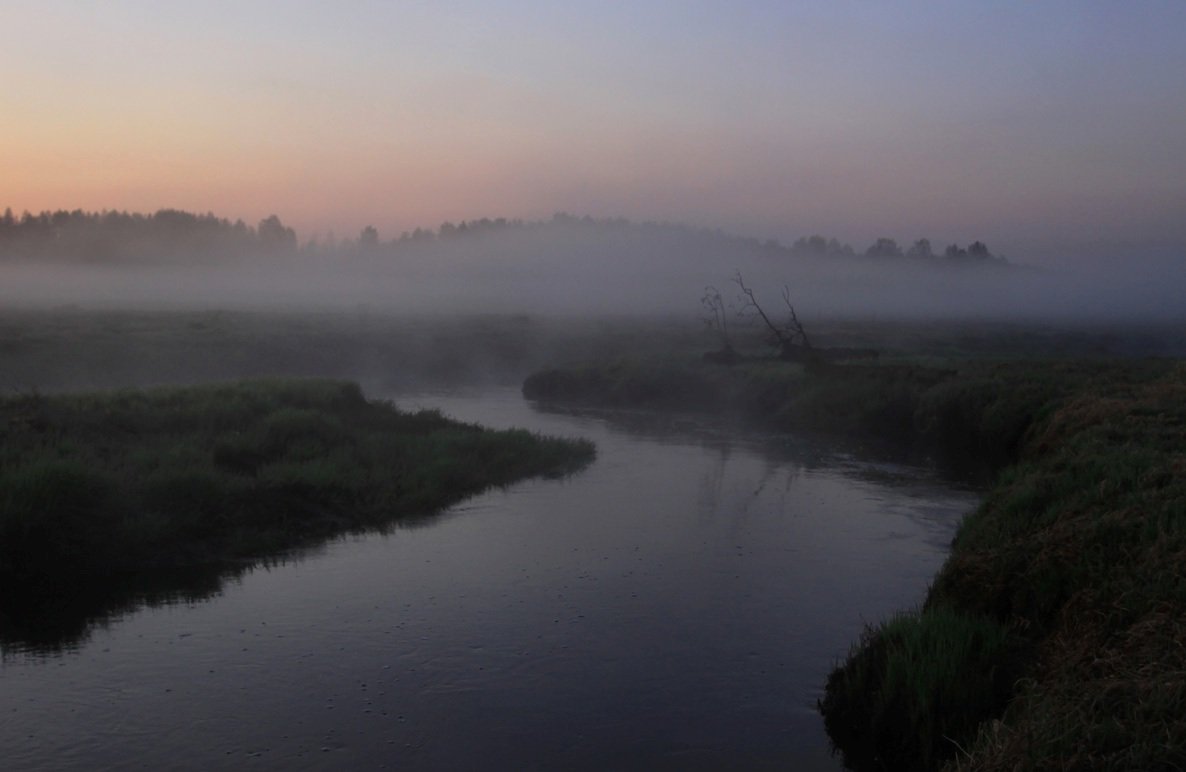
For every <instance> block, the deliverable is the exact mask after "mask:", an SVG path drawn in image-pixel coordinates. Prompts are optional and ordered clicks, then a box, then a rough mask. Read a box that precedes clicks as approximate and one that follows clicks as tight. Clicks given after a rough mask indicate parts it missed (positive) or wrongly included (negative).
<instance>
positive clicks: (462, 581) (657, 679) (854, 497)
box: [0, 390, 974, 769]
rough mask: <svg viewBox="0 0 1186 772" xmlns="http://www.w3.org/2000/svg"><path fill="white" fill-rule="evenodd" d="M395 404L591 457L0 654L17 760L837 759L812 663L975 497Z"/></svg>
mask: <svg viewBox="0 0 1186 772" xmlns="http://www.w3.org/2000/svg"><path fill="white" fill-rule="evenodd" d="M392 396H394V397H396V401H397V403H398V404H399V405H400V406H401V407H407V408H415V407H437V408H440V409H442V411H443V412H445V413H447V414H450V415H453V416H454V417H457V418H460V419H462V420H468V421H475V422H480V423H484V424H487V425H491V426H495V427H499V428H505V427H508V426H523V427H526V428H529V429H532V430H534V431H539V432H543V433H549V434H560V435H568V436H574V435H576V436H585V437H589V438H591V439H593V440H594V441H595V442H596V443H597V444H598V458H597V460H596V462H595V463H594V464H593V465H592V466H591V467H589V468H588V469H586V470H585V471H583V472H582V473H580V474H579V475H577V476H575V477H573V478H571V479H568V480H553V481H532V482H528V483H524V484H520V485H516V486H512V487H510V488H508V489H496V490H492V491H489V492H487V493H486V494H483V495H481V496H478V497H475V498H473V499H471V500H470V501H468V502H466V503H465V504H463V505H462V506H461V507H458V508H454V509H453V510H450V511H449V512H448V513H446V515H445V516H443V517H440V518H437V519H434V520H432V521H430V522H429V523H428V524H427V525H428V526H429V527H419V528H399V529H396V530H394V531H392V532H390V533H388V534H386V535H382V534H377V535H369V536H359V537H350V538H347V539H342V540H338V541H336V542H333V543H330V544H327V545H325V546H324V548H323V550H322V551H321V552H320V553H319V554H316V555H313V556H307V555H306V556H303V557H302V558H301V559H293V560H289V561H286V562H283V564H282V565H274V566H270V567H267V568H266V569H265V568H264V567H261V566H256V567H254V568H251V569H244V568H243V567H238V568H237V569H235V570H232V571H228V572H224V573H221V574H219V575H218V578H217V579H216V580H214V581H213V582H210V583H208V584H202V583H201V582H197V583H196V584H195V585H192V587H193V588H194V594H193V595H192V596H190V600H188V601H186V603H185V604H184V605H177V604H176V601H177V598H178V596H177V595H176V594H175V595H173V596H167V595H164V596H156V597H153V596H151V594H149V593H144V591H143V589H142V590H141V592H142V594H141V595H140V596H131V597H133V598H134V599H133V600H131V601H130V603H131V605H130V606H129V605H125V606H122V607H117V608H121V609H122V611H120V612H117V613H122V614H123V617H122V618H121V621H119V622H118V623H117V624H109V625H106V626H104V625H102V624H98V625H96V624H95V620H98V619H100V618H102V616H101V614H99V613H96V612H95V611H94V609H91V610H89V611H87V612H86V613H84V614H81V615H79V614H74V615H73V619H74V620H76V621H75V622H74V623H73V633H72V635H73V636H74V637H73V640H74V641H75V643H74V644H72V646H73V648H72V649H71V652H70V653H69V654H68V655H67V656H63V657H57V658H54V659H52V660H50V659H47V658H44V657H40V658H39V657H36V656H25V655H24V654H23V653H22V654H18V653H16V652H14V653H13V654H12V655H11V656H9V657H8V658H7V659H6V660H5V661H4V662H3V663H0V679H2V680H3V685H4V688H3V689H2V690H0V714H3V715H5V716H6V723H5V724H4V725H3V728H0V742H3V743H4V745H5V747H6V748H10V749H12V752H10V753H9V754H8V755H7V757H6V765H7V767H8V768H9V769H36V768H46V767H54V768H62V769H69V768H75V769H88V768H94V767H96V766H114V767H133V766H143V767H163V766H172V765H176V760H177V759H185V760H186V763H187V764H188V765H189V766H192V767H194V768H238V767H240V766H243V765H246V764H248V763H263V764H265V765H267V766H270V767H276V768H286V767H301V768H324V769H333V768H360V767H361V768H374V767H377V766H380V765H381V764H387V765H388V766H395V767H399V768H401V769H452V768H485V769H532V768H534V769H607V768H613V769H663V768H669V769H695V768H704V769H713V768H716V769H719V768H747V769H760V768H784V769H785V768H794V769H836V768H838V766H839V762H838V761H837V760H836V759H834V758H832V757H831V755H830V753H829V750H828V742H827V739H826V737H825V735H824V732H823V727H822V722H821V721H820V719H819V717H818V715H816V713H815V712H814V709H813V706H814V701H815V699H816V697H818V696H819V692H820V689H821V688H822V684H823V678H824V675H825V674H826V672H827V669H828V668H829V666H830V665H831V664H832V663H833V662H834V661H835V659H836V658H837V657H839V656H841V655H843V653H844V652H845V651H846V650H847V648H848V646H849V644H850V643H851V642H852V641H853V639H854V638H855V637H856V635H857V634H859V631H860V628H861V624H862V622H864V621H872V620H874V619H876V618H878V617H880V616H882V615H884V614H886V613H889V612H890V611H892V610H894V609H896V608H900V607H903V606H907V605H910V604H911V603H913V602H915V601H917V600H918V599H919V598H920V597H921V594H922V592H923V590H924V589H925V586H926V582H927V581H928V579H929V578H930V576H931V575H932V573H933V571H934V570H935V568H936V567H937V565H938V563H939V562H940V561H941V560H942V558H943V555H944V553H945V545H946V542H947V540H948V539H950V536H951V533H952V531H953V529H954V524H955V522H956V520H957V519H958V517H959V515H960V514H961V513H962V512H963V511H965V510H966V509H967V508H968V507H969V506H970V505H971V503H972V502H973V501H974V497H973V496H972V495H970V494H969V493H968V492H966V491H962V490H953V489H952V488H950V487H949V486H946V485H944V484H942V483H941V482H939V481H937V480H936V479H935V478H934V476H933V475H931V474H930V473H928V472H926V471H925V470H919V469H911V468H909V467H907V466H905V465H899V464H896V463H895V462H890V461H881V462H877V463H873V464H870V463H869V462H867V461H863V460H861V459H860V458H859V457H858V456H856V455H851V454H848V453H846V452H836V451H834V450H830V449H828V448H827V447H823V446H817V445H814V444H813V443H811V442H808V441H805V440H802V439H800V438H791V437H779V436H775V435H762V434H760V433H756V434H755V433H738V432H737V431H735V430H734V429H731V428H729V427H727V426H723V425H717V424H714V423H713V422H711V421H710V422H697V421H694V420H691V419H689V418H684V417H677V418H674V419H670V420H668V419H665V418H663V417H659V420H657V421H655V420H651V419H650V418H649V417H646V416H629V417H626V418H625V419H624V420H623V419H621V418H620V417H619V416H615V415H606V414H598V413H594V412H581V413H576V414H559V413H555V412H542V411H538V410H534V409H532V408H531V406H529V405H527V404H525V403H524V402H523V401H522V400H521V399H519V397H518V394H517V392H515V391H513V390H507V391H496V392H481V393H477V394H458V393H448V394H403V395H399V394H396V395H392ZM207 581H208V580H207ZM173 589H174V591H176V590H177V588H176V587H174V588H173ZM208 594H209V595H217V597H215V598H213V599H212V600H209V601H202V602H195V601H198V598H201V597H207V596H208ZM170 597H171V599H172V601H173V602H174V603H175V605H163V606H154V605H152V604H153V603H156V602H160V601H162V600H166V601H167V600H169V599H170ZM181 597H183V598H184V597H185V596H181ZM123 602H124V603H125V604H126V603H128V602H129V601H127V599H125V600H124V601H123ZM137 604H148V605H144V606H142V607H141V610H140V611H139V612H138V613H128V609H129V608H131V607H134V606H136V605H137ZM106 613H111V612H110V611H108V612H106ZM78 619H86V620H89V621H88V622H86V623H85V624H83V625H82V627H85V628H86V629H87V630H88V631H89V632H87V633H86V634H84V635H80V634H79V629H80V627H79V624H78V622H77V620H78ZM68 627H69V626H68ZM14 629H17V628H14ZM88 636H89V639H88ZM18 637H20V640H22V641H24V643H22V644H21V645H22V646H25V645H27V643H28V639H30V638H32V637H35V636H33V634H32V633H30V632H28V631H26V632H24V633H22V634H21V636H18ZM25 650H26V649H22V651H25ZM49 662H52V663H53V664H54V666H52V667H51V666H47V663H49ZM112 715H118V716H119V722H118V725H116V726H114V728H113V726H112V724H111V722H110V717H111V716H112ZM30 738H32V739H30ZM260 759H262V761H258V760H260Z"/></svg>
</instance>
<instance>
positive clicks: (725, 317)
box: [700, 286, 740, 364]
mask: <svg viewBox="0 0 1186 772" xmlns="http://www.w3.org/2000/svg"><path fill="white" fill-rule="evenodd" d="M700 305H701V306H702V307H703V308H704V313H703V319H704V324H705V326H707V327H708V328H709V329H710V330H716V332H717V334H718V335H720V338H721V348H720V350H718V351H709V352H707V353H706V354H705V355H704V359H705V361H707V362H715V363H717V364H733V363H734V362H737V361H738V360H739V359H740V356H738V354H737V351H736V350H734V348H733V342H732V340H730V338H729V314H728V312H727V309H726V308H725V299H724V298H723V297H722V296H721V291H720V290H718V289H717V288H716V287H712V286H708V287H705V288H704V296H703V297H701V298H700Z"/></svg>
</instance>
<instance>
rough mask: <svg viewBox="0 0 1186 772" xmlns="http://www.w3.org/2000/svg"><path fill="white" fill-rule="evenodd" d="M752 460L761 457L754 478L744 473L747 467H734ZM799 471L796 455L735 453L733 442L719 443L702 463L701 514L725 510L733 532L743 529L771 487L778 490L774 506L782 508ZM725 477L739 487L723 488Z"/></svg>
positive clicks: (709, 515)
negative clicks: (755, 506)
mask: <svg viewBox="0 0 1186 772" xmlns="http://www.w3.org/2000/svg"><path fill="white" fill-rule="evenodd" d="M755 460H760V461H761V468H760V469H758V470H756V474H757V478H756V480H754V479H753V478H752V477H750V475H749V474H747V473H746V471H747V470H742V469H738V468H737V467H738V466H739V465H742V466H748V465H752V464H753V462H754V461H755ZM802 473H803V467H802V465H801V464H800V463H799V462H798V461H797V460H795V459H785V458H784V459H779V458H775V457H772V456H769V455H764V454H763V455H757V456H755V455H754V454H752V453H741V454H736V453H734V447H733V446H732V445H729V444H723V445H720V446H719V447H718V448H717V453H716V456H715V458H714V460H713V461H712V462H710V463H708V464H706V465H705V469H704V474H703V475H702V477H701V479H700V495H699V497H698V501H699V505H700V516H701V518H705V519H716V517H717V516H719V515H721V514H724V515H725V516H727V517H730V518H732V520H731V522H732V524H733V529H732V530H733V531H734V532H736V533H740V532H743V531H745V530H746V526H747V521H748V519H749V514H750V512H751V511H752V509H753V506H754V505H755V504H756V503H757V502H759V501H760V500H763V499H764V498H766V497H767V496H768V495H769V494H770V492H771V491H777V493H776V495H777V497H778V498H777V501H776V502H773V508H775V509H778V510H780V511H785V510H786V506H787V499H788V497H789V496H790V492H791V487H792V485H793V484H794V482H795V480H797V479H798V478H799V477H800V476H801V475H802ZM751 480H753V481H752V482H751ZM726 481H731V482H732V486H733V489H734V490H735V489H736V488H737V487H738V486H741V487H742V490H741V491H740V492H738V493H736V494H734V493H733V490H726V487H725V484H726ZM779 483H781V484H779ZM727 494H730V495H728V496H727ZM768 506H769V504H768Z"/></svg>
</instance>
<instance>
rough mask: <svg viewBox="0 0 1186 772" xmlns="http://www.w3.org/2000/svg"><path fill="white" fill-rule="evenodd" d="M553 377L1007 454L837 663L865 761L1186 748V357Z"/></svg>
mask: <svg viewBox="0 0 1186 772" xmlns="http://www.w3.org/2000/svg"><path fill="white" fill-rule="evenodd" d="M524 392H525V394H527V396H529V397H534V398H537V399H554V400H576V401H585V402H599V403H603V404H641V405H646V406H650V407H658V408H670V407H677V408H681V409H689V408H690V409H712V410H729V411H734V412H736V413H738V414H739V415H740V416H742V417H744V418H748V419H749V420H754V421H760V422H762V423H765V424H767V425H774V426H778V427H782V428H788V429H820V430H830V431H838V432H842V433H845V434H851V435H862V434H863V435H872V436H879V437H883V438H887V439H891V440H894V441H896V442H899V443H903V444H907V445H911V446H913V447H916V448H920V449H925V450H927V451H929V452H931V453H933V454H935V455H936V456H938V457H951V456H962V457H966V458H967V459H970V460H976V461H979V462H981V463H982V464H983V465H984V466H986V467H988V468H990V469H993V470H996V473H995V475H994V477H993V479H994V483H993V485H992V487H991V489H990V491H989V494H988V496H987V497H986V499H985V501H984V503H983V505H982V506H981V507H980V508H979V509H978V510H977V511H976V512H974V513H972V514H971V515H969V516H968V518H966V520H965V522H964V523H963V525H962V526H961V528H960V531H959V533H958V536H957V538H956V540H955V542H954V545H953V550H952V554H951V556H950V558H949V560H948V561H947V563H946V564H945V566H944V567H943V569H942V570H941V571H940V573H939V575H938V576H937V577H936V579H935V582H934V584H933V587H932V589H931V590H930V592H929V594H928V596H927V598H926V600H925V603H924V604H923V605H922V607H921V609H920V610H918V611H914V612H905V613H902V614H899V615H897V616H895V617H894V618H893V619H890V620H888V621H886V622H885V623H883V624H881V625H878V626H874V627H872V628H870V629H869V630H867V631H866V632H865V634H864V635H863V636H862V638H861V641H860V642H859V643H858V644H857V645H856V646H855V647H854V649H853V652H852V654H851V656H850V657H849V659H848V660H847V661H846V662H845V663H844V664H843V665H841V666H840V667H839V668H837V670H836V671H835V672H834V673H833V674H832V675H831V677H830V678H829V680H828V685H827V693H826V697H825V699H824V700H823V703H822V706H821V707H822V709H823V712H824V715H825V720H826V722H827V725H828V728H829V731H830V733H831V734H832V736H833V738H834V739H835V740H836V741H837V743H838V744H839V745H840V746H841V747H842V748H843V750H844V752H845V754H846V756H847V758H848V760H849V761H850V762H851V763H853V764H854V765H856V766H858V767H863V766H867V767H869V768H877V769H882V768H896V769H924V768H936V767H939V766H942V765H944V764H948V765H952V766H956V767H958V768H961V769H983V770H997V769H1002V770H1003V769H1036V768H1058V769H1067V768H1076V769H1087V768H1090V769H1173V768H1182V767H1183V766H1186V649H1184V648H1183V646H1182V641H1183V640H1184V639H1186V621H1184V620H1186V571H1184V569H1183V566H1186V366H1184V365H1182V364H1181V363H1176V362H1172V361H1165V360H1161V361H1111V362H1094V363H1084V362H1042V361H1029V362H1006V363H1000V362H998V363H992V362H985V361H963V362H958V363H954V364H951V365H950V366H948V367H947V368H945V369H938V368H931V367H919V366H912V365H891V366H876V365H872V366H870V365H834V366H828V367H823V368H819V369H813V370H811V371H805V370H803V369H802V368H798V367H795V366H792V365H782V364H772V363H766V364H746V365H742V366H740V367H737V368H721V367H715V366H707V365H701V364H699V363H687V364H682V365H677V366H667V365H631V364H626V363H618V364H616V365H607V366H601V367H588V368H583V369H578V370H570V371H549V372H545V373H540V374H537V375H535V376H533V377H532V378H531V379H529V380H528V381H527V383H526V384H525V387H524Z"/></svg>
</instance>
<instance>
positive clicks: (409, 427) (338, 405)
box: [0, 380, 593, 594]
mask: <svg viewBox="0 0 1186 772" xmlns="http://www.w3.org/2000/svg"><path fill="white" fill-rule="evenodd" d="M0 438H2V442H0V587H2V588H3V592H4V593H6V594H19V593H21V592H23V591H24V590H27V589H29V588H31V587H32V586H34V585H43V584H44V583H46V582H54V583H61V582H71V581H74V582H76V581H81V580H85V579H87V578H89V577H99V576H110V575H111V574H114V573H126V572H136V571H142V570H145V569H155V568H173V567H178V566H187V565H196V564H203V563H215V562H223V561H228V560H235V559H240V558H256V557H261V556H266V555H270V554H276V553H278V552H280V551H283V550H287V549H290V548H293V547H297V546H302V545H305V544H310V543H315V542H316V541H318V540H321V539H324V538H327V537H330V536H333V535H335V534H340V533H344V532H349V531H355V530H361V529H366V528H372V527H379V526H383V525H385V524H388V523H391V522H393V521H396V520H398V519H399V518H406V517H409V516H414V515H420V514H425V513H428V512H432V511H434V510H437V509H439V508H441V507H444V506H447V505H449V504H451V503H454V502H456V501H459V500H461V499H463V498H465V497H466V496H469V495H472V494H474V493H477V492H479V491H481V490H483V489H486V488H488V487H491V486H495V485H505V484H508V483H511V482H513V481H515V480H518V479H521V478H523V477H528V476H533V475H548V476H559V475H564V474H567V473H569V472H572V471H574V470H575V469H577V468H579V467H580V466H582V465H583V464H585V463H587V462H588V461H589V459H590V458H591V457H592V455H593V447H592V445H591V444H589V443H587V442H584V441H565V440H558V439H549V438H543V437H539V436H536V435H533V434H530V433H528V432H526V431H521V430H512V431H499V432H495V431H489V430H486V429H482V428H480V427H477V426H473V425H467V424H461V423H457V422H455V421H451V420H448V419H446V418H444V417H443V416H441V415H440V414H439V413H437V412H435V411H422V412H418V413H404V412H400V411H398V410H396V409H395V408H394V407H393V406H392V405H390V404H387V403H381V402H369V401H367V400H366V399H364V397H363V395H362V392H361V391H360V389H359V388H358V386H356V385H354V384H352V383H348V382H341V381H328V380H258V381H243V382H238V383H231V384H223V385H210V386H196V387H184V388H158V389H152V390H145V391H119V392H109V393H96V394H79V395H55V396H39V395H25V396H19V397H11V398H5V399H2V400H0Z"/></svg>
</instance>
